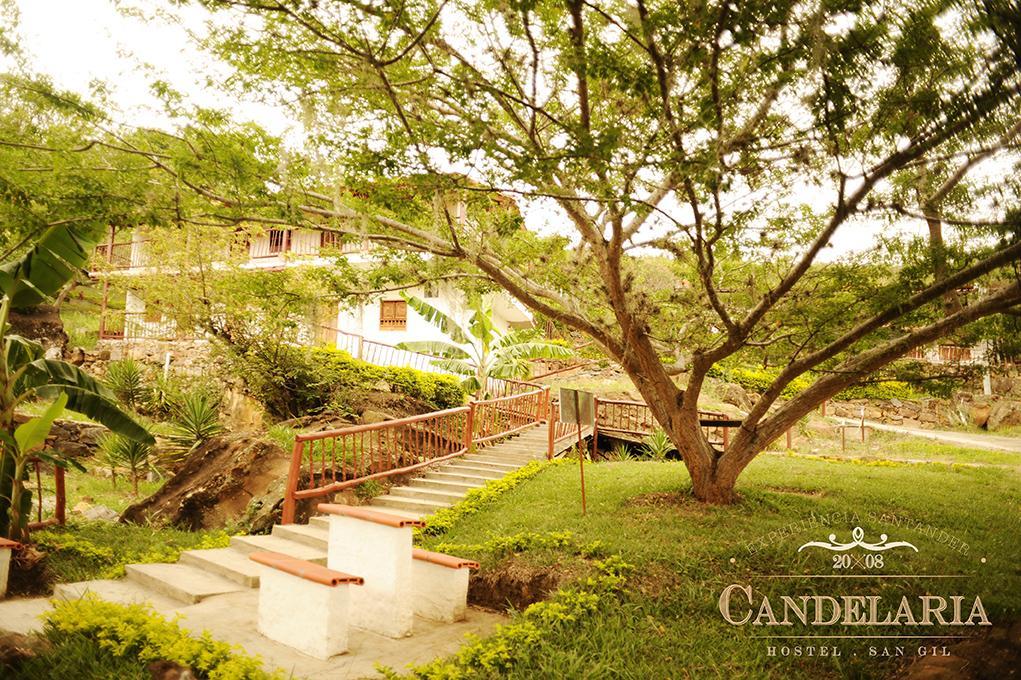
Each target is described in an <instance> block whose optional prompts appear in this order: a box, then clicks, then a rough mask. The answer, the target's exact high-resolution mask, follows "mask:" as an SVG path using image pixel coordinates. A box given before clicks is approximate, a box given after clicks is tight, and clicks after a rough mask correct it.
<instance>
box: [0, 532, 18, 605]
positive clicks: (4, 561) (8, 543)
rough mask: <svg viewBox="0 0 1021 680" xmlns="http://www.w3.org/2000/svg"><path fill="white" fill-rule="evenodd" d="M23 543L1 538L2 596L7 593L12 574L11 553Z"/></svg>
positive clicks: (0, 577) (0, 580)
mask: <svg viewBox="0 0 1021 680" xmlns="http://www.w3.org/2000/svg"><path fill="white" fill-rule="evenodd" d="M20 545H21V544H20V543H18V542H17V541H12V540H10V539H7V538H0V598H3V597H5V596H6V595H7V578H8V577H9V576H10V574H11V553H12V552H13V551H14V549H15V548H17V547H19V546H20Z"/></svg>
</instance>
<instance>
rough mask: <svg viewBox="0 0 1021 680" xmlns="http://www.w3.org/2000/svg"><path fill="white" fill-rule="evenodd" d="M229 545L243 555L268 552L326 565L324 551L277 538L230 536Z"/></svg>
mask: <svg viewBox="0 0 1021 680" xmlns="http://www.w3.org/2000/svg"><path fill="white" fill-rule="evenodd" d="M230 545H231V547H232V548H234V549H235V550H238V551H239V552H242V553H244V554H245V555H247V554H248V553H253V552H255V551H256V550H269V551H271V552H278V553H283V554H284V555H290V556H291V557H297V558H298V559H299V560H308V561H309V562H315V563H316V564H322V565H325V564H326V551H325V550H321V549H319V548H313V547H312V546H310V545H305V544H304V543H298V542H297V541H292V540H290V539H287V538H281V537H279V536H232V537H231V539H230Z"/></svg>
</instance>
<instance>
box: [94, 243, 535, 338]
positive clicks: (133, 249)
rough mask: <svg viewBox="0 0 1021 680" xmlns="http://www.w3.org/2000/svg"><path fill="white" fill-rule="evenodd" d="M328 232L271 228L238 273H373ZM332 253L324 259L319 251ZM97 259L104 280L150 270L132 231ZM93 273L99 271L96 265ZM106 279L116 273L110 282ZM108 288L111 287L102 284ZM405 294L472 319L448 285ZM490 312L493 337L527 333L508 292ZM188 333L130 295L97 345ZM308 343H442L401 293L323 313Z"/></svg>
mask: <svg viewBox="0 0 1021 680" xmlns="http://www.w3.org/2000/svg"><path fill="white" fill-rule="evenodd" d="M336 236H337V235H336V234H335V233H332V232H323V231H314V230H308V229H270V230H267V231H265V232H264V233H262V234H260V235H258V236H255V237H253V238H250V239H249V240H248V244H247V247H248V255H247V261H246V262H245V263H244V264H243V265H242V267H243V268H246V269H252V270H271V269H281V268H285V267H296V266H309V265H312V266H323V267H328V266H331V264H332V263H333V261H334V259H335V258H336V255H337V249H338V247H339V250H340V252H341V254H342V255H343V256H344V257H346V258H347V259H348V261H349V262H350V263H352V264H354V265H356V266H358V265H362V266H366V267H368V266H371V264H372V262H373V252H372V248H371V247H370V244H368V243H367V242H365V243H340V242H339V240H337V238H336ZM327 248H328V249H329V250H330V253H329V256H324V255H323V254H322V253H323V250H324V249H327ZM96 259H97V260H101V261H105V262H106V265H105V266H104V267H103V269H105V270H106V271H108V272H109V273H108V274H107V276H106V277H105V278H104V281H106V282H109V281H113V280H115V279H116V278H117V277H118V276H130V275H132V274H141V273H144V272H146V271H147V270H150V271H151V269H150V267H149V263H148V258H147V253H146V240H145V237H144V235H143V234H142V233H141V232H139V231H136V232H135V233H133V234H132V239H131V241H129V242H128V241H122V242H120V243H117V242H114V235H113V234H112V233H111V236H110V240H109V242H108V243H107V244H104V245H101V246H99V247H98V248H97V249H96ZM96 269H100V267H99V266H97V267H96ZM110 274H113V275H112V276H111V275H110ZM104 285H108V284H104ZM404 292H405V293H406V294H408V295H411V296H414V297H419V298H422V299H424V300H425V301H426V302H428V303H429V304H430V305H432V306H434V307H436V308H437V309H439V310H440V311H442V312H444V313H445V314H447V315H448V316H450V317H451V318H452V319H454V320H455V321H456V322H457V323H458V324H462V325H464V324H466V323H467V321H468V318H469V316H470V314H471V312H470V311H469V310H468V307H467V300H466V299H465V296H464V295H463V294H462V293H461V291H460V290H459V289H458V288H457V287H456V286H454V285H452V284H450V283H449V282H439V283H436V284H428V285H424V286H420V287H417V288H409V289H407V290H405V291H404ZM487 302H489V304H490V305H491V306H492V309H493V321H494V324H495V326H496V328H497V330H498V331H501V332H503V331H507V330H509V329H512V328H529V327H531V326H532V323H533V321H532V314H531V312H530V311H529V310H528V309H527V308H526V307H525V306H524V305H523V304H521V303H520V302H519V301H518V300H516V299H515V298H513V297H511V296H510V295H508V294H506V293H498V294H494V295H492V296H490V299H489V300H488V301H487ZM192 333H193V331H191V329H179V328H177V327H176V325H175V324H174V323H173V321H171V320H169V319H166V318H164V317H162V315H161V314H160V311H159V310H158V309H153V308H149V307H147V305H146V302H145V301H144V300H142V299H141V298H140V297H138V296H137V295H135V294H134V293H132V292H131V291H130V290H128V291H127V292H126V294H125V301H124V310H123V311H120V310H114V309H112V308H110V307H109V305H107V304H106V296H104V304H103V309H102V320H101V324H100V338H101V339H104V340H125V341H136V340H173V339H178V338H182V337H189V336H190V335H191V334H192ZM302 335H303V337H304V338H305V339H307V340H308V341H309V342H312V341H316V342H317V343H319V344H332V345H335V346H336V347H337V348H339V349H345V350H348V351H350V352H351V353H352V354H355V355H357V356H361V355H362V354H363V352H362V347H361V346H362V343H364V342H370V343H375V344H382V345H389V346H392V345H396V344H398V343H401V342H406V341H420V340H440V339H444V336H443V334H442V333H441V332H440V331H439V330H438V329H437V328H436V327H435V326H433V325H432V324H429V323H428V322H426V320H425V319H423V318H422V317H421V316H419V315H418V314H417V313H416V312H415V311H414V310H413V309H411V308H410V307H409V306H408V305H407V303H406V302H405V301H404V299H403V298H402V297H401V295H400V293H398V292H392V293H384V294H381V295H380V296H378V297H375V298H370V299H367V301H365V302H364V303H362V304H361V305H360V306H357V307H354V308H351V307H350V303H348V304H344V303H340V304H338V305H337V306H336V316H335V317H333V316H332V314H330V313H328V314H326V315H320V316H319V318H318V319H316V320H315V321H312V322H310V327H309V328H308V329H307V332H306V333H303V334H302Z"/></svg>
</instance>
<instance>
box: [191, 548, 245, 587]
mask: <svg viewBox="0 0 1021 680" xmlns="http://www.w3.org/2000/svg"><path fill="white" fill-rule="evenodd" d="M180 563H181V564H188V565H191V566H193V567H198V568H199V569H204V570H205V571H208V572H210V573H213V574H216V575H217V576H222V577H223V578H225V579H228V580H231V581H234V583H240V584H241V585H243V586H245V587H246V588H258V587H259V565H257V564H256V563H255V562H253V561H251V560H250V559H248V556H247V555H245V554H244V553H242V552H239V551H237V550H235V549H234V548H213V549H211V550H185V551H184V552H183V553H181V559H180Z"/></svg>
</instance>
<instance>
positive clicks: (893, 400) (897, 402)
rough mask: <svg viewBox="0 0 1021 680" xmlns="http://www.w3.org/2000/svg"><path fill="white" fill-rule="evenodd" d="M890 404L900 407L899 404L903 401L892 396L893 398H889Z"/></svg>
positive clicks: (901, 404)
mask: <svg viewBox="0 0 1021 680" xmlns="http://www.w3.org/2000/svg"><path fill="white" fill-rule="evenodd" d="M890 405H891V406H893V407H894V408H900V407H901V406H903V405H904V402H902V401H901V400H900V399H898V398H897V397H894V398H893V399H891V400H890Z"/></svg>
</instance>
